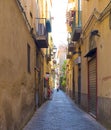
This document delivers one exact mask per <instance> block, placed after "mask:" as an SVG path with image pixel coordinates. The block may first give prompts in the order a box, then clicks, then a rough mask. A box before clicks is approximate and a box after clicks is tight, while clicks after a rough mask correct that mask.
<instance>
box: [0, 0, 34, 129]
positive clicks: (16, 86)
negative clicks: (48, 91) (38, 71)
mask: <svg viewBox="0 0 111 130" xmlns="http://www.w3.org/2000/svg"><path fill="white" fill-rule="evenodd" d="M0 12H1V13H0V129H2V130H18V129H20V128H22V127H23V125H24V124H25V123H26V121H27V120H28V119H29V117H30V116H31V115H32V113H33V112H34V64H35V63H34V59H35V57H34V55H35V44H34V42H33V39H32V38H31V35H30V33H29V31H28V29H27V26H26V24H25V21H24V19H23V16H22V14H21V12H20V10H19V8H18V5H17V3H16V1H15V0H10V1H7V0H1V1H0ZM27 43H28V44H29V45H30V48H31V73H28V72H27Z"/></svg>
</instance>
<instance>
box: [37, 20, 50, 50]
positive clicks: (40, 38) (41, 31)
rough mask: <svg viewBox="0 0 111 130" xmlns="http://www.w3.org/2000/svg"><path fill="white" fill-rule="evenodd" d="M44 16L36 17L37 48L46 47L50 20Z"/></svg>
mask: <svg viewBox="0 0 111 130" xmlns="http://www.w3.org/2000/svg"><path fill="white" fill-rule="evenodd" d="M47 21H48V20H46V18H36V40H37V44H38V47H39V48H48V31H49V28H50V26H51V25H50V22H49V21H48V22H47Z"/></svg>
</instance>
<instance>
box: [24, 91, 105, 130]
mask: <svg viewBox="0 0 111 130" xmlns="http://www.w3.org/2000/svg"><path fill="white" fill-rule="evenodd" d="M23 130H106V128H104V127H103V126H102V125H100V124H99V123H98V122H97V121H96V120H95V119H94V118H92V117H91V116H90V115H88V114H87V113H86V112H84V111H82V110H81V109H80V108H78V107H77V106H76V104H75V103H74V102H73V101H72V100H71V99H70V98H69V97H68V96H67V95H66V94H65V93H64V92H62V91H59V92H57V91H56V90H55V91H54V93H53V97H52V100H49V101H47V102H46V103H44V104H43V105H42V106H41V107H40V108H39V109H38V110H37V111H36V112H35V114H34V116H33V117H32V119H31V120H30V121H29V123H28V124H27V125H26V126H25V128H24V129H23Z"/></svg>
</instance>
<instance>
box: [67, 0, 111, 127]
mask: <svg viewBox="0 0 111 130" xmlns="http://www.w3.org/2000/svg"><path fill="white" fill-rule="evenodd" d="M74 2H75V5H76V11H77V12H78V13H79V12H81V11H82V15H81V13H79V14H78V15H77V16H76V15H75V16H76V17H75V19H74V20H73V23H74V24H72V26H71V27H72V32H71V38H70V39H71V40H70V41H73V45H74V46H75V48H73V51H72V52H73V55H72V52H71V55H70V56H71V57H75V56H77V58H76V57H75V58H74V60H73V62H74V65H73V66H74V81H73V82H74V86H73V87H74V100H75V102H76V103H77V104H78V105H80V106H81V107H82V108H83V109H84V110H86V111H87V112H88V113H89V114H90V115H92V116H93V117H94V118H95V119H98V120H99V121H100V122H102V123H103V124H104V125H105V126H106V127H110V128H111V125H110V120H111V116H110V115H111V105H110V104H111V93H110V91H111V87H110V86H111V81H110V70H111V69H110V67H109V66H110V63H111V60H110V58H109V59H108V57H109V54H110V33H111V32H110V30H111V26H110V25H111V19H110V17H111V12H110V9H111V2H109V1H108V0H106V1H104V2H101V1H99V0H95V1H94V0H84V1H80V0H78V1H77V0H75V1H74ZM79 4H80V5H79ZM76 14H77V13H76ZM76 20H77V21H78V22H77V23H78V24H76ZM81 21H82V22H81ZM73 25H74V26H73ZM79 29H80V30H81V29H82V30H81V31H80V32H79ZM69 43H70V44H69V46H68V49H70V48H71V46H70V45H71V42H69ZM67 56H68V55H67ZM106 59H108V60H106ZM68 60H72V58H69V59H68ZM68 66H70V64H68ZM68 78H69V80H71V79H70V76H68Z"/></svg>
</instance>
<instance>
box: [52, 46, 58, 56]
mask: <svg viewBox="0 0 111 130" xmlns="http://www.w3.org/2000/svg"><path fill="white" fill-rule="evenodd" d="M52 49H53V54H54V55H55V53H56V52H57V47H56V46H55V45H54V46H53V48H52Z"/></svg>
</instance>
